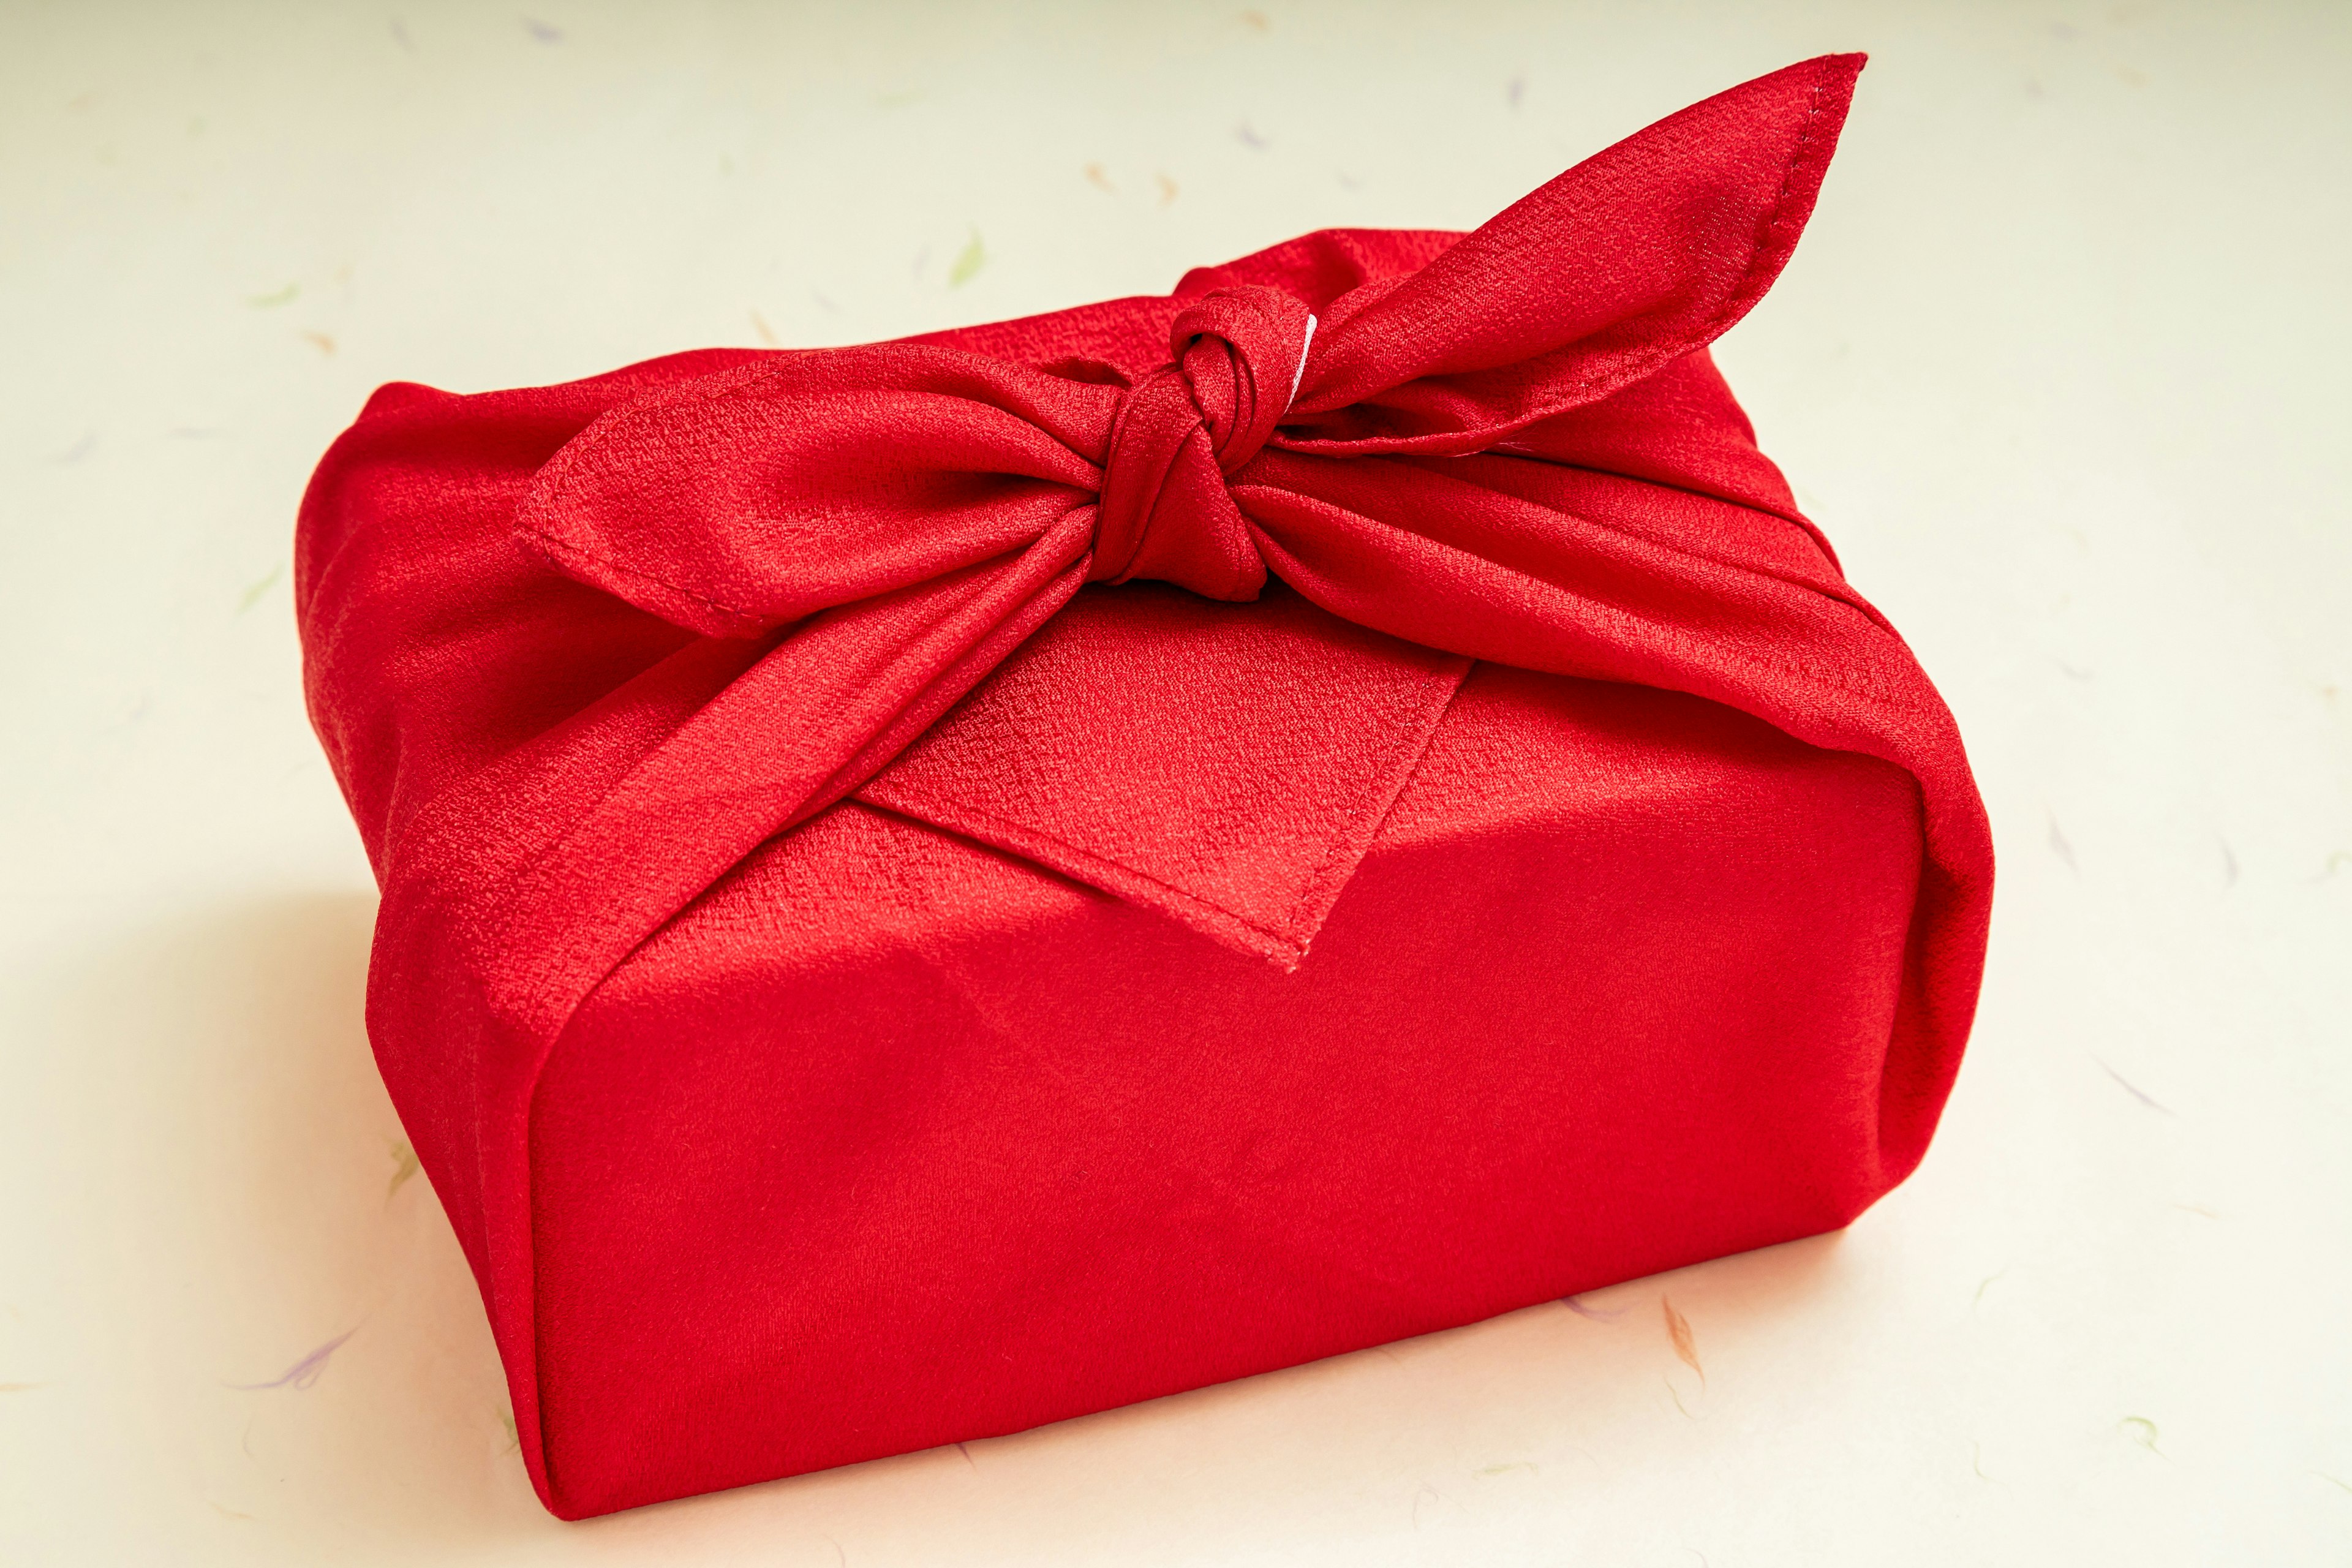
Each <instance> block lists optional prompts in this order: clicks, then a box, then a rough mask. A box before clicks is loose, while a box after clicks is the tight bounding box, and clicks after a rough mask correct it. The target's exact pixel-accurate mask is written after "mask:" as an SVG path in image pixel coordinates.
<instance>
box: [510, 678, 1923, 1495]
mask: <svg viewBox="0 0 2352 1568" xmlns="http://www.w3.org/2000/svg"><path fill="white" fill-rule="evenodd" d="M1917 816H1918V806H1917V800H1916V793H1915V792H1914V790H1913V787H1912V785H1911V784H1910V782H1909V780H1908V779H1907V778H1906V776H1905V775H1903V774H1902V773H1899V772H1897V771H1895V770H1894V769H1892V768H1889V767H1886V766H1885V765H1883V764H1880V763H1873V762H1870V761H1867V760H1865V759H1862V758H1858V757H1854V756H1852V755H1848V754H1843V753H1831V752H1819V751H1814V750H1811V749H1810V748H1807V747H1804V746H1802V745H1800V744H1798V743H1796V742H1792V741H1790V740H1789V739H1788V738H1786V737H1785V736H1782V735H1780V733H1779V732H1777V731H1773V730H1771V729H1769V727H1767V726H1765V725H1763V724H1761V723H1759V722H1758V721H1753V720H1750V719H1748V718H1745V717H1743V716H1741V715H1738V714H1736V713H1734V712H1732V711H1730V710H1727V709H1723V708H1718V707H1716V706H1714V705H1712V704H1708V703H1706V702H1702V701H1699V700H1696V699H1691V698H1686V697H1681V696H1676V695H1672V694H1668V693H1662V692H1658V691H1654V690H1648V689H1638V688H1632V687H1618V686H1603V685H1597V684H1591V683H1584V682H1576V681H1566V680H1558V679H1549V678H1542V677H1535V676H1528V675H1526V674H1524V673H1522V672H1517V671H1512V670H1507V669H1501V668H1494V667H1487V666H1482V667H1479V668H1478V669H1476V670H1475V672H1474V673H1473V675H1472V677H1471V678H1470V679H1469V681H1468V682H1467V683H1465V686H1464V688H1463V689H1462V692H1461V694H1460V696H1459V697H1458V698H1457V699H1456V700H1455V702H1454V707H1453V708H1452V710H1449V712H1448V713H1447V715H1446V718H1445V720H1444V722H1443V723H1442V724H1441V726H1440V728H1439V730H1438V732H1437V734H1436V736H1435V738H1434V740H1433V742H1432V744H1431V747H1430V750H1429V752H1428V753H1427V754H1426V756H1425V757H1424V758H1423V763H1422V766H1421V768H1420V770H1419V772H1418V773H1416V775H1415V777H1414V779H1413V782H1412V784H1411V785H1410V786H1408V788H1407V790H1406V792H1405V794H1404V795H1403V796H1402V798H1400V800H1399V801H1398V804H1397V806H1396V808H1395V810H1394V812H1393V813H1392V814H1391V817H1390V818H1389V820H1388V822H1387V824H1386V825H1385V826H1384V827H1383V829H1382V831H1381V837H1380V839H1379V841H1378V842H1377V843H1376V844H1375V846H1374V847H1373V849H1372V851H1371V853H1370V855H1368V856H1367V857H1366V858H1365V860H1364V861H1363V863H1362V865H1361V867H1360V868H1359V870H1358V871H1357V874H1356V877H1355V879H1354V880H1353V881H1352V882H1351V883H1350V884H1349V887H1348V889H1347V891H1346V892H1345V893H1344V894H1343V895H1342V896H1341V898H1340V900H1339V904H1338V906H1337V908H1336V909H1335V910H1334V911H1333V913H1332V915H1331V918H1330V920H1329V921H1328V924H1327V925H1326V926H1325V928H1324V930H1323V931H1322V932H1321V934H1320V935H1319V936H1318V937H1317V939H1316V941H1315V945H1314V948H1313V951H1312V952H1311V954H1310V955H1309V956H1308V958H1307V961H1306V963H1304V964H1303V965H1302V966H1301V967H1300V968H1299V969H1298V970H1297V972H1296V973H1288V974H1285V973H1281V972H1280V971H1279V970H1277V969H1276V968H1275V967H1274V966H1272V965H1270V964H1268V963H1264V962H1262V961H1260V960H1257V959H1255V958H1251V957H1245V956H1244V955H1241V954H1239V953H1236V952H1231V951H1229V950H1227V949H1225V948H1223V947H1220V946H1217V945H1215V944H1213V943H1212V942H1208V941H1206V940H1205V939H1203V938H1202V937H1200V936H1199V935H1197V934H1195V933H1193V932H1192V931H1186V930H1184V929H1183V928H1181V926H1179V925H1177V924H1175V923H1174V922H1173V921H1170V920H1168V919H1167V918H1166V917H1164V916H1162V915H1160V914H1158V913H1156V912H1153V911H1150V910H1142V909H1139V908H1136V907H1134V906H1132V905H1130V904H1126V903H1122V902H1120V901H1118V900H1113V899H1111V898H1109V897H1108V896H1106V895H1103V894H1100V893H1097V892H1095V891H1093V890H1091V889H1085V888H1081V887H1078V886H1076V885H1075V884H1072V883H1069V882H1066V881H1063V880H1061V879H1057V878H1055V877H1052V876H1050V875H1047V874H1043V873H1041V872H1039V871H1038V870H1036V869H1035V868H1033V867H1030V866H1027V865H1024V864H1023V863H1021V862H1019V861H1016V860H1014V859H1012V858H1008V857H1005V856H1002V855H999V854H997V853H996V852H994V851H992V850H988V849H985V848H982V847H978V846H975V845H973V844H971V843H969V842H967V841H964V840H961V839H959V838H956V837H951V836H950V835H947V834H944V833H940V832H938V831H935V830H933V829H930V828H927V827H922V826H917V825H915V824H912V823H910V822H908V821H905V820H903V819H900V818H898V817H895V816H890V815H888V814H887V813H883V812H879V811H876V810H873V809H871V808H868V807H865V806H860V805H845V806H843V807H840V808H837V809H835V811H834V812H832V813H830V814H828V815H827V816H824V817H821V818H819V819H817V820H816V821H815V822H814V823H812V824H811V825H809V826H807V827H805V828H803V829H802V830H800V831H798V832H796V833H794V834H793V835H792V836H790V837H787V838H784V839H782V840H780V841H777V842H775V843H772V844H771V845H770V846H768V847H766V848H764V849H763V850H762V851H761V853H760V854H759V855H758V856H757V857H755V858H753V859H752V860H751V861H749V862H747V863H746V864H745V865H744V866H743V867H742V868H740V869H739V870H738V872H737V873H736V874H734V875H733V876H732V877H730V879H728V880H727V881H726V882H724V883H722V884H721V885H720V886H719V887H718V888H715V889H712V891H711V892H710V893H709V895H708V896H707V897H706V898H704V899H703V900H701V901H700V902H698V904H697V905H696V906H695V907H694V908H693V909H691V910H688V912H687V913H686V914H685V915H683V916H681V917H680V918H679V919H678V920H677V921H675V922H673V923H672V925H671V926H670V927H668V928H667V930H665V931H663V932H662V933H661V934H660V935H659V936H657V937H656V939H655V940H654V941H653V942H649V943H648V944H646V947H645V948H644V949H642V950H641V951H640V952H638V953H637V955H636V956H635V958H634V959H632V960H631V962H630V963H629V964H628V965H627V966H625V968H624V969H623V970H622V971H621V972H619V973H616V974H615V975H614V977H613V979H612V980H611V981H609V982H608V983H607V984H606V985H605V986H604V988H603V989H602V990H601V991H600V992H599V993H598V994H596V996H595V997H594V998H593V1000H592V1001H591V1003H590V1005H589V1006H588V1007H587V1008H586V1009H585V1010H584V1011H583V1015H582V1016H581V1017H580V1018H579V1019H578V1020H577V1021H576V1023H575V1024H574V1026H573V1027H572V1029H571V1031H570V1032H569V1033H568V1034H567V1035H566V1037H564V1039H563V1041H562V1044H561V1046H560V1047H559V1048H558V1050H557V1052H556V1055H555V1057H554V1058H553V1059H552V1061H551V1064H550V1066H549V1068H548V1070H547V1073H546V1075H545V1077H544V1079H542V1081H541V1085H540V1089H539V1093H538V1098H537V1100H536V1102H535V1106H534V1111H533V1117H532V1184H533V1191H532V1203H533V1215H534V1232H535V1248H536V1269H537V1283H538V1324H539V1334H540V1347H539V1366H540V1376H541V1385H542V1391H543V1399H544V1401H545V1406H544V1408H545V1431H546V1436H547V1439H548V1443H549V1458H550V1468H551V1479H552V1483H553V1487H554V1489H555V1492H556V1494H557V1496H558V1497H559V1498H560V1499H561V1500H562V1502H563V1504H564V1505H565V1507H566V1510H567V1511H597V1510H607V1509H613V1508H618V1507H625V1506H628V1505H631V1504H635V1503H640V1502H646V1501H652V1500H657V1499H660V1498H664V1497H670V1496H676V1495H680V1494H684V1493H688V1492H693V1491H699V1490H705V1489H713V1488H717V1487H724V1486H730V1485H736V1484H741V1483H744V1482H748V1481H752V1480H758V1479H767V1478H770V1477H773V1476H777V1475H784V1474H792V1473H795V1472H798V1471H803V1470H808V1469H814V1468H823V1467H825V1466H830V1465H835V1464H842V1463H846V1462H850V1461H854V1460H857V1459H861V1458H872V1457H875V1456H877V1455H882V1454H887V1453H894V1452H900V1451H905V1450H908V1449H914V1448H919V1447H929V1446H931V1445H934V1444H938V1443H942V1442H949V1441H953V1440H957V1439H961V1438H970V1437H977V1436H988V1435H992V1434H996V1433H1001V1432H1007V1431H1014V1430H1019V1429H1022V1428H1024V1427H1027V1426H1034V1425H1038V1424H1040V1423H1043V1422H1046V1421H1051V1420H1055V1419H1059V1418H1062V1417H1066V1416H1069V1415H1077V1414H1081V1413H1084V1412H1087V1411H1091V1410H1096V1409H1101V1408H1105V1407H1108V1406H1110V1405H1118V1404H1122V1403H1127V1402H1130V1401H1133V1400H1138V1399H1144V1398H1150V1397H1152V1396H1155V1395H1158V1394H1167V1393H1171V1392H1174V1391H1177V1390H1180V1389H1183V1388H1188V1387H1194V1386H1198V1385H1201V1384H1207V1383H1213V1382H1217V1381H1221V1380H1223V1379H1226V1378H1231V1377H1235V1376H1240V1375H1244V1374H1247V1373H1255V1372H1259V1371H1264V1370H1267V1369H1269V1368H1273V1367H1276V1366H1282V1365H1286V1364H1291V1363H1297V1362H1301V1361H1306V1360H1310V1359H1313V1358H1316V1357H1318V1356H1323V1355H1328V1354H1332V1353H1335V1352H1342V1351H1347V1350H1350V1349H1355V1348H1359V1347H1361V1346H1364V1345H1369V1344H1373V1343H1378V1342H1384V1341H1387V1340H1391V1339H1395V1338H1399V1337H1402V1336H1405V1335H1410V1334H1413V1333H1419V1332H1423V1331H1429V1330H1433V1329H1437V1328H1442V1327H1446V1326H1450V1325H1453V1324H1457V1323H1462V1322H1466V1321H1475V1320H1477V1319H1480V1318H1484V1317H1487V1316H1491V1315H1493V1314H1494V1313H1496V1312H1500V1311H1504V1310H1510V1309H1513V1308H1516V1307H1519V1306H1523V1305H1527V1304H1529V1303H1531V1302H1534V1301H1538V1300H1545V1299H1547V1298H1549V1297H1556V1296H1559V1295H1562V1294H1565V1293H1569V1292H1572V1291H1575V1290H1580V1289H1589V1288H1591V1287H1593V1286H1597V1285H1600V1284H1603V1283H1607V1282H1610V1281H1613V1280H1616V1279H1625V1278H1631V1277H1633V1276H1636V1275H1640V1274H1643V1273H1647V1272H1652V1271H1654V1270H1656V1269H1659V1268H1669V1267H1674V1266H1676V1265H1679V1264H1682V1263H1685V1262H1689V1261H1693V1260H1696V1259H1698V1258H1706V1257H1711V1256H1716V1255H1718V1254H1721V1253H1725V1252H1729V1251H1736V1250H1739V1249H1742V1248H1746V1247H1756V1246H1761V1245H1765V1244H1768V1243H1770V1242H1774V1241H1779V1240H1784V1239H1788V1238H1790V1237H1796V1236H1801V1235H1807V1234H1811V1233H1813V1232H1816V1231H1819V1230H1822V1229H1825V1228H1829V1227H1832V1226H1837V1225H1839V1224H1842V1223H1843V1222H1844V1221H1845V1220H1847V1219H1849V1218H1851V1217H1852V1215H1853V1214H1854V1213H1856V1212H1858V1211H1859V1209H1860V1208H1861V1207H1863V1206H1864V1205H1866V1204H1867V1203H1868V1202H1869V1201H1870V1200H1871V1199H1872V1198H1874V1196H1875V1195H1876V1194H1877V1193H1878V1191H1879V1190H1880V1188H1881V1185H1882V1184H1881V1183H1880V1182H1879V1181H1878V1179H1877V1167H1876V1162H1875V1147H1874V1135H1875V1129H1876V1115H1877V1096H1878V1079H1879V1073H1880V1068H1881V1065H1882V1063H1883V1060H1884V1058H1885V1051H1886V1046H1887V1039H1888V1035H1889V1030H1890V1027H1891V1022H1892V1018H1893V1016H1894V1010H1895V992H1896V985H1897V982H1898V977H1899V974H1900V972H1901V968H1902V963H1903V949H1904V943H1905V941H1906V931H1907V927H1908V921H1909V915H1910V910H1911V906H1912V901H1913V896H1914V892H1915V888H1916V876H1917V867H1918V863H1919V852H1920V851H1919V837H1918V829H1917ZM844 886H855V887H857V888H860V889H864V891H863V892H862V893H861V895H860V897H859V899H858V900H856V903H855V904H854V905H853V906H848V907H845V906H844V905H843V904H842V903H841V902H840V901H839V900H838V899H837V897H835V895H833V894H832V892H831V891H830V890H831V889H839V888H841V887H844Z"/></svg>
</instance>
